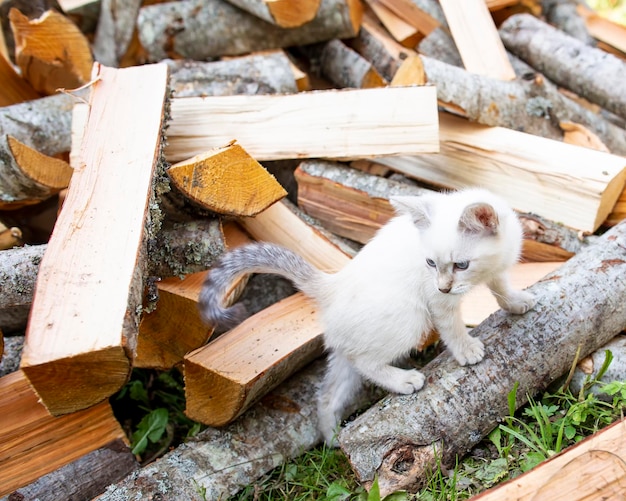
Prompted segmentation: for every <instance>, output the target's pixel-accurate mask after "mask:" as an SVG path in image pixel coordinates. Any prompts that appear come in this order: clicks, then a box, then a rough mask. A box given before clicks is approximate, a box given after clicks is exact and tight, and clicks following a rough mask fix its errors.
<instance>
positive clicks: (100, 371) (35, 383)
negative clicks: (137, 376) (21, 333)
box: [21, 346, 130, 416]
mask: <svg viewBox="0 0 626 501" xmlns="http://www.w3.org/2000/svg"><path fill="white" fill-rule="evenodd" d="M28 358H29V353H28V347H27V346H25V348H24V355H23V357H22V364H21V369H22V371H23V372H24V374H25V375H26V377H27V378H28V381H29V382H30V384H31V386H32V387H33V389H34V390H35V392H36V393H37V395H38V397H39V399H40V401H41V403H42V404H43V405H44V406H45V407H46V409H47V410H48V412H49V413H50V414H52V415H53V416H61V415H63V414H69V413H71V412H76V411H78V410H81V409H86V408H88V407H91V406H93V405H95V404H98V403H100V402H102V401H103V400H105V399H106V398H108V397H110V396H111V395H112V394H113V393H115V392H116V391H118V390H119V389H120V388H121V387H122V385H124V383H126V381H127V380H128V376H129V375H130V362H129V360H128V357H127V356H126V353H125V351H124V349H123V348H121V347H119V346H113V347H110V348H104V349H102V350H99V351H94V352H91V353H86V354H81V355H77V356H75V357H70V358H65V359H62V360H55V363H54V364H51V363H44V364H41V365H31V364H30V362H29V360H28Z"/></svg>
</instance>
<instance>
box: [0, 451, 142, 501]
mask: <svg viewBox="0 0 626 501" xmlns="http://www.w3.org/2000/svg"><path fill="white" fill-rule="evenodd" d="M138 467H139V464H138V463H137V461H136V460H135V456H133V454H132V453H131V452H130V449H129V448H128V445H126V444H125V443H124V442H122V440H119V439H118V440H114V441H112V442H110V443H109V444H107V445H105V446H104V447H101V448H99V449H96V450H94V451H93V452H89V453H87V454H85V455H84V456H82V457H80V458H78V459H76V460H75V461H72V462H71V463H69V464H67V465H65V466H62V467H60V468H58V469H57V470H55V471H53V472H51V473H48V474H47V475H43V476H42V477H40V478H38V479H37V480H35V481H34V482H32V483H30V484H28V485H26V486H24V487H20V488H18V489H15V490H14V491H13V492H11V493H9V495H8V496H7V497H2V498H0V501H14V500H16V499H19V500H27V499H33V500H34V499H36V500H37V501H56V500H58V499H93V498H95V497H97V496H98V495H99V494H102V493H103V492H104V490H105V489H106V488H107V486H109V485H111V484H112V483H115V482H119V481H120V480H122V479H123V478H125V477H126V476H127V475H129V474H130V473H131V472H133V471H134V470H136V469H137V468H138Z"/></svg>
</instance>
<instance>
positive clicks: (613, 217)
mask: <svg viewBox="0 0 626 501" xmlns="http://www.w3.org/2000/svg"><path fill="white" fill-rule="evenodd" d="M622 219H626V190H624V191H622V193H621V195H620V196H619V198H618V199H617V203H616V204H615V206H614V207H613V210H612V211H611V213H610V214H609V215H608V217H607V218H606V221H605V224H606V225H608V226H614V225H616V224H617V223H619V222H620V221H621V220H622Z"/></svg>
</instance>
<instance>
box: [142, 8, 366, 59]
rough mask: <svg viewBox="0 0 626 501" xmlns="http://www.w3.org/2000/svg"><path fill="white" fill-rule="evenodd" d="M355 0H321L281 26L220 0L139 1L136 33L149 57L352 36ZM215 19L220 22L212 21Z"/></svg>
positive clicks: (227, 52)
mask: <svg viewBox="0 0 626 501" xmlns="http://www.w3.org/2000/svg"><path fill="white" fill-rule="evenodd" d="M361 10H362V7H361V3H360V2H359V1H358V0H322V1H321V3H320V7H319V10H318V12H317V15H316V16H315V18H314V19H313V20H312V21H311V22H309V23H306V24H305V25H303V26H300V27H298V28H280V27H278V26H274V25H272V24H269V23H267V22H265V21H262V20H260V19H259V18H258V17H256V16H254V15H252V14H249V13H247V12H245V11H243V10H241V9H238V8H237V7H235V6H233V5H231V4H230V3H228V2H226V1H223V0H209V1H205V0H185V1H182V2H168V3H163V4H157V5H149V6H146V7H142V8H141V9H140V11H139V17H138V20H137V27H138V30H139V39H140V40H141V44H142V45H143V47H144V48H145V49H146V51H147V53H148V57H149V58H150V60H152V61H158V60H161V59H165V58H167V57H171V58H174V59H177V58H178V59H180V58H186V59H195V60H199V61H203V60H206V59H209V58H212V57H219V56H237V55H241V54H245V53H248V52H253V51H259V50H267V49H279V48H284V47H290V46H293V45H306V44H311V43H317V42H325V41H328V40H331V39H333V38H351V37H353V36H355V35H356V33H357V32H358V29H359V25H360V23H361ZM215 19H222V20H224V22H220V23H215V22H213V21H214V20H215Z"/></svg>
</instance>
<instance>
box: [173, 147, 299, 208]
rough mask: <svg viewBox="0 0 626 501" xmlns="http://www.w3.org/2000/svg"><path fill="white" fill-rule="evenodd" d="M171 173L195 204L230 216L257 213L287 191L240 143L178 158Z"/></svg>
mask: <svg viewBox="0 0 626 501" xmlns="http://www.w3.org/2000/svg"><path fill="white" fill-rule="evenodd" d="M167 175H168V176H169V178H170V180H171V181H172V184H173V185H174V186H175V187H176V188H177V189H178V190H179V191H180V192H181V193H182V194H183V195H184V196H185V198H187V199H188V200H191V201H192V202H193V203H194V204H196V205H198V206H199V207H201V208H203V209H207V210H210V211H213V212H217V213H219V214H225V215H230V216H254V215H255V214H258V213H259V212H261V211H263V210H265V209H267V208H268V207H269V206H270V205H272V204H273V203H275V202H277V201H278V200H280V199H281V198H283V197H285V196H286V195H287V192H286V191H285V189H284V188H283V187H282V186H281V185H280V184H279V183H278V181H276V178H274V176H272V175H271V174H270V173H269V172H267V170H265V168H264V167H263V166H262V165H261V164H260V163H259V162H257V161H256V160H255V159H254V158H252V157H251V156H250V155H249V154H248V153H247V152H246V150H244V149H243V148H242V147H241V146H240V145H238V144H236V143H232V144H228V145H226V146H222V147H221V148H215V149H212V150H209V151H207V152H206V153H201V154H199V155H196V156H194V157H192V158H190V159H188V160H184V161H182V162H178V163H177V164H174V165H172V166H171V167H170V168H169V169H168V171H167Z"/></svg>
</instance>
